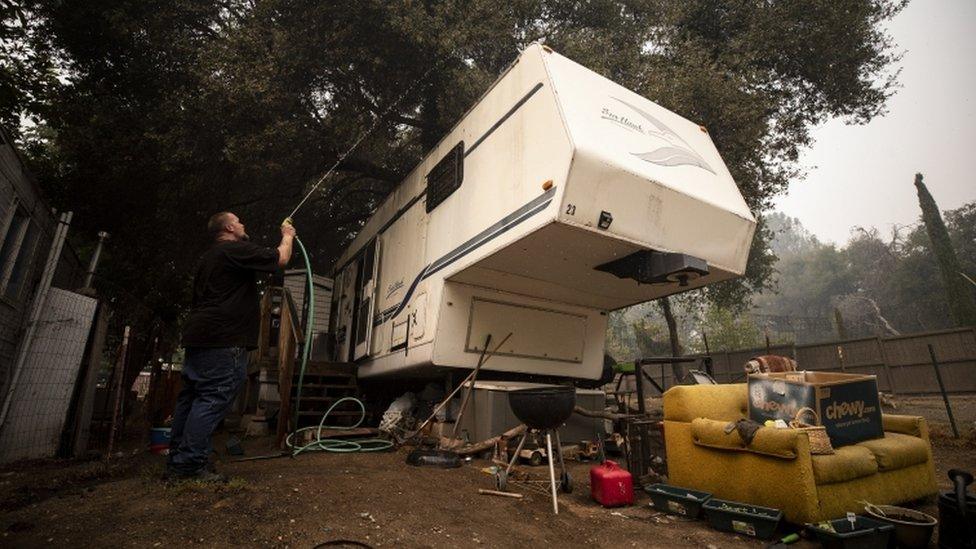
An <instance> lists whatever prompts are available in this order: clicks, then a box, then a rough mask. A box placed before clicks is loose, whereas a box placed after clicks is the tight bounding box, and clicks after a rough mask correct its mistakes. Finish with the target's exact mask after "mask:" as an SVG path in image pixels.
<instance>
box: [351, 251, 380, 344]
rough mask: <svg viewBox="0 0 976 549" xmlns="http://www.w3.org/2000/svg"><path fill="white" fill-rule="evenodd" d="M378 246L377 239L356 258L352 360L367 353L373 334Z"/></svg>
mask: <svg viewBox="0 0 976 549" xmlns="http://www.w3.org/2000/svg"><path fill="white" fill-rule="evenodd" d="M379 251H380V247H379V245H378V243H377V239H375V238H374V239H373V240H371V241H370V243H369V244H367V245H366V249H365V250H363V254H362V255H361V256H360V257H359V259H358V260H357V263H358V265H359V269H358V270H359V273H358V274H359V276H358V280H359V284H358V288H357V289H358V292H357V295H356V297H357V302H358V304H357V307H356V333H355V350H354V352H353V360H359V359H360V358H363V357H364V356H367V355H369V344H370V338H371V336H372V335H373V305H374V304H375V301H376V300H375V299H374V298H375V296H376V270H377V267H378V266H379Z"/></svg>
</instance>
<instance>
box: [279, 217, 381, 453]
mask: <svg viewBox="0 0 976 549" xmlns="http://www.w3.org/2000/svg"><path fill="white" fill-rule="evenodd" d="M295 243H296V244H298V251H299V252H301V254H302V259H303V260H304V261H305V283H306V286H305V295H306V296H308V313H307V314H306V318H308V322H307V325H306V327H305V342H304V344H303V345H302V360H301V364H302V365H301V369H299V371H298V387H297V393H296V395H295V426H296V427H297V426H298V418H299V415H298V411H299V410H300V405H301V403H302V384H303V383H304V382H305V368H306V366H308V357H309V354H310V352H311V349H312V319H313V318H315V286H314V284H313V282H312V263H311V262H310V261H309V258H308V251H306V250H305V246H304V245H303V244H302V241H301V240H299V239H298V237H297V236H296V237H295ZM344 402H355V403H356V405H357V406H359V411H360V415H359V419H358V420H357V421H356V423H355V424H354V425H352V426H348V425H327V424H326V423H325V420H326V418H328V417H329V414H331V413H332V411H333V410H334V409H335V408H336V407H337V406H339V405H340V404H342V403H344ZM364 419H366V406H365V405H364V404H363V402H362V401H361V400H359V399H358V398H356V397H344V398H341V399H339V400H337V401H335V402H334V403H333V404H332V406H329V409H328V410H326V411H325V413H324V414H322V419H321V420H319V425H318V427H302V428H301V429H296V430H295V431H294V432H292V433H291V434H289V435H288V437H287V438H286V439H285V445H286V446H287V447H288V448H290V449H291V450H292V456H297V455H298V454H300V453H302V452H321V451H324V452H338V453H350V452H379V451H382V450H388V449H390V448H392V447H393V442H391V441H389V440H384V439H381V438H368V439H359V440H347V439H341V438H323V437H322V430H323V429H330V430H332V429H339V430H342V429H355V428H357V427H359V426H360V425H362V423H363V420H364ZM313 430H314V431H315V438H314V439H312V441H311V442H309V443H308V444H305V445H304V446H295V445H294V444H293V442H292V441H293V439H294V438H295V436H296V435H298V434H299V433H303V432H306V431H313Z"/></svg>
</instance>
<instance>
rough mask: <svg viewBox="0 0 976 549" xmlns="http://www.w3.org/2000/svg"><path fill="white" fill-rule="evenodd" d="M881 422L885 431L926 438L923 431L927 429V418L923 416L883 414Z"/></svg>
mask: <svg viewBox="0 0 976 549" xmlns="http://www.w3.org/2000/svg"><path fill="white" fill-rule="evenodd" d="M881 423H882V425H883V426H884V430H885V431H890V432H892V433H902V434H905V435H911V436H913V437H920V438H924V437H922V433H923V432H924V431H925V430H926V429H925V426H924V423H925V419H924V418H922V417H919V416H902V415H895V414H882V415H881Z"/></svg>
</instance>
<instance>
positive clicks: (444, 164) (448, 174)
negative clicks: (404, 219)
mask: <svg viewBox="0 0 976 549" xmlns="http://www.w3.org/2000/svg"><path fill="white" fill-rule="evenodd" d="M462 180H464V141H461V142H460V143H458V144H457V145H455V146H454V148H453V149H451V152H449V153H447V155H446V156H444V158H442V159H441V161H440V162H438V163H437V165H436V166H434V168H433V169H432V170H430V173H428V174H427V213H430V212H431V211H432V210H433V209H434V208H436V207H437V206H438V205H439V204H440V203H441V202H444V200H446V199H447V197H449V196H451V194H452V193H453V192H454V191H456V190H457V189H458V187H460V186H461V181H462Z"/></svg>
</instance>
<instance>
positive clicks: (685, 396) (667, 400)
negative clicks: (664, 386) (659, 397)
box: [664, 383, 749, 423]
mask: <svg viewBox="0 0 976 549" xmlns="http://www.w3.org/2000/svg"><path fill="white" fill-rule="evenodd" d="M698 417H705V418H708V419H717V420H720V421H735V420H737V419H742V418H744V417H749V404H748V402H747V401H746V384H745V383H735V384H725V385H677V386H674V387H671V388H670V389H668V390H667V391H666V392H665V393H664V419H667V420H670V421H685V422H689V423H690V422H691V420H693V419H695V418H698Z"/></svg>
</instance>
